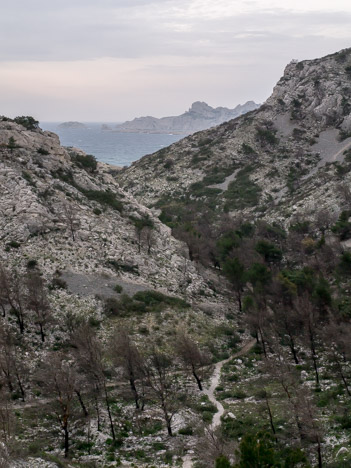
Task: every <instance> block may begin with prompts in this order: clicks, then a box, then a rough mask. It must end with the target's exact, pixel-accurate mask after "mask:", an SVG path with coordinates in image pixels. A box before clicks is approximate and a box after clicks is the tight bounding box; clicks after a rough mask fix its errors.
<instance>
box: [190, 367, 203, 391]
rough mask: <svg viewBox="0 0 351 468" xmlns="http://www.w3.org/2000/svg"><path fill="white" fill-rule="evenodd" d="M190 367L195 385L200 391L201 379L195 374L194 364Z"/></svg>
mask: <svg viewBox="0 0 351 468" xmlns="http://www.w3.org/2000/svg"><path fill="white" fill-rule="evenodd" d="M191 367H192V371H193V376H194V377H195V380H196V383H197V386H198V387H199V390H200V392H202V383H201V379H200V377H199V376H198V375H197V373H196V371H195V366H194V365H192V366H191Z"/></svg>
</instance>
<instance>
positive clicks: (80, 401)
mask: <svg viewBox="0 0 351 468" xmlns="http://www.w3.org/2000/svg"><path fill="white" fill-rule="evenodd" d="M75 392H76V395H77V397H78V400H79V403H80V406H81V408H82V410H83V415H84V417H85V418H86V417H87V416H88V414H89V413H88V410H87V409H86V406H85V404H84V401H83V398H82V395H81V393H80V391H79V390H75Z"/></svg>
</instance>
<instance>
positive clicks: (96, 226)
mask: <svg viewBox="0 0 351 468" xmlns="http://www.w3.org/2000/svg"><path fill="white" fill-rule="evenodd" d="M9 141H10V144H9ZM11 143H12V144H11ZM89 162H90V163H92V166H91V165H90V166H89ZM87 164H88V165H87ZM94 164H96V163H95V162H94V161H93V160H92V159H89V157H86V156H85V155H84V153H82V152H81V151H79V150H74V151H70V152H69V151H68V150H66V149H65V148H63V147H61V146H60V142H59V139H58V137H57V136H56V135H55V134H53V133H50V132H42V131H41V130H40V129H36V130H31V131H29V130H27V129H26V128H25V127H23V126H21V125H18V124H16V123H14V122H9V121H1V122H0V187H1V191H0V213H1V216H0V231H1V236H0V239H1V244H2V246H4V247H6V248H5V249H1V254H0V255H1V261H2V262H4V263H11V262H14V263H22V262H23V261H25V259H29V258H31V259H37V260H38V263H39V264H40V265H41V266H42V267H43V269H44V270H46V273H47V275H49V276H50V275H53V274H54V272H55V271H56V270H60V271H66V270H72V271H76V272H84V274H96V275H100V276H101V275H102V274H106V275H110V276H111V275H112V276H113V275H114V276H115V275H116V274H117V271H116V270H118V274H119V275H122V277H123V278H125V279H126V280H127V281H128V280H129V281H132V282H135V283H142V284H144V285H148V287H152V288H165V289H166V290H169V291H173V292H174V293H176V292H180V291H181V290H182V288H183V287H185V289H187V290H189V291H190V290H194V291H195V290H197V289H199V288H200V289H201V288H202V287H203V280H202V279H201V278H200V277H199V275H198V274H197V273H196V271H195V269H194V267H193V266H192V265H191V264H190V263H189V262H188V261H187V260H186V259H185V258H184V257H183V253H184V248H183V246H182V245H181V244H180V243H179V242H177V241H176V240H175V239H174V238H173V237H172V236H171V234H170V230H169V229H168V228H167V227H166V226H164V225H163V224H162V223H160V222H159V221H158V220H157V219H155V218H154V217H153V216H152V214H151V212H150V211H149V210H148V209H147V208H145V207H144V206H142V205H140V204H139V203H138V202H136V201H135V200H134V199H133V198H132V197H131V196H130V195H128V194H126V193H125V192H124V191H123V190H122V189H121V188H120V187H119V185H118V183H117V182H116V181H115V179H114V177H113V175H112V171H111V170H110V169H109V167H108V166H107V165H105V164H103V163H98V164H97V165H96V167H95V165H94ZM143 219H150V222H151V225H152V229H151V230H150V233H149V237H148V238H147V239H146V237H145V238H144V234H145V233H144V232H142V233H141V235H140V236H141V237H140V236H139V237H138V232H137V229H136V224H137V221H136V220H139V221H140V220H143ZM145 236H146V234H145ZM188 263H189V264H188ZM184 269H186V271H187V273H186V275H185V274H184ZM185 284H186V286H185Z"/></svg>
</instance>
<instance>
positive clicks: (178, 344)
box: [175, 332, 210, 391]
mask: <svg viewBox="0 0 351 468" xmlns="http://www.w3.org/2000/svg"><path fill="white" fill-rule="evenodd" d="M175 350H176V353H177V354H178V356H179V357H180V358H181V359H182V361H183V363H184V364H185V366H186V367H187V368H188V369H189V370H190V371H191V374H192V375H193V377H194V379H195V380H196V383H197V386H198V387H199V390H200V391H202V389H203V388H202V378H203V375H202V368H203V366H205V365H206V364H208V363H209V361H210V360H209V356H207V355H206V354H205V353H203V352H201V351H200V349H199V348H198V346H197V344H196V343H195V341H193V340H192V339H191V338H190V337H189V336H188V335H186V334H185V333H184V332H179V333H178V334H177V336H176V341H175Z"/></svg>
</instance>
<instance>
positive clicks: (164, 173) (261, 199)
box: [118, 49, 351, 223]
mask: <svg viewBox="0 0 351 468" xmlns="http://www.w3.org/2000/svg"><path fill="white" fill-rule="evenodd" d="M350 111H351V49H346V50H343V51H341V52H339V53H336V54H333V55H329V56H327V57H324V58H321V59H316V60H306V61H302V62H295V61H293V62H291V63H290V64H289V65H288V66H287V67H286V69H285V72H284V75H283V77H282V78H281V79H280V80H279V82H278V83H277V85H276V86H275V88H274V91H273V94H272V95H271V97H270V98H269V99H268V100H267V101H266V103H265V104H264V105H262V106H261V107H260V108H259V109H258V110H255V111H252V112H250V113H248V114H246V115H244V116H241V117H238V118H237V119H235V120H232V121H230V122H227V123H224V124H222V125H220V126H218V127H215V128H213V129H210V130H207V131H203V132H199V133H196V134H194V135H192V136H190V137H187V138H185V139H183V140H182V141H180V142H177V143H175V144H173V145H172V146H170V147H169V148H166V149H163V150H161V151H159V152H157V153H155V154H153V155H150V156H145V157H144V158H142V159H141V160H140V161H137V162H136V163H134V164H133V165H132V166H131V167H130V168H127V169H126V170H124V171H122V172H121V173H119V174H118V180H119V181H120V182H121V184H122V185H123V187H124V188H125V189H126V190H128V191H129V192H130V193H132V194H133V195H134V196H135V197H136V198H137V199H138V200H140V201H142V202H143V203H145V204H146V205H148V206H156V207H158V208H160V209H161V210H163V219H164V220H168V221H167V222H169V223H172V222H173V221H175V220H176V218H177V216H178V214H179V212H180V211H181V210H182V209H183V207H184V206H186V207H187V210H189V209H191V207H192V208H193V209H194V211H197V212H203V211H204V209H206V210H210V212H212V214H213V212H214V211H216V212H217V213H221V212H223V211H224V212H229V213H232V214H235V213H238V212H243V213H245V214H246V215H250V216H251V217H253V218H257V217H262V216H266V217H268V218H274V219H275V220H280V221H281V222H285V220H288V219H290V217H291V216H292V215H294V213H296V212H297V211H299V212H300V213H301V210H304V212H305V214H306V215H309V214H311V213H312V212H313V211H315V209H316V205H317V204H318V208H323V207H324V208H327V209H330V210H336V211H337V210H338V205H339V204H340V203H339V201H340V194H339V191H337V190H336V186H337V185H339V184H340V182H341V181H342V182H348V181H349V178H350V175H349V161H348V158H349V156H347V154H348V153H347V151H348V150H349V149H350V148H351V115H350Z"/></svg>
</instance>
